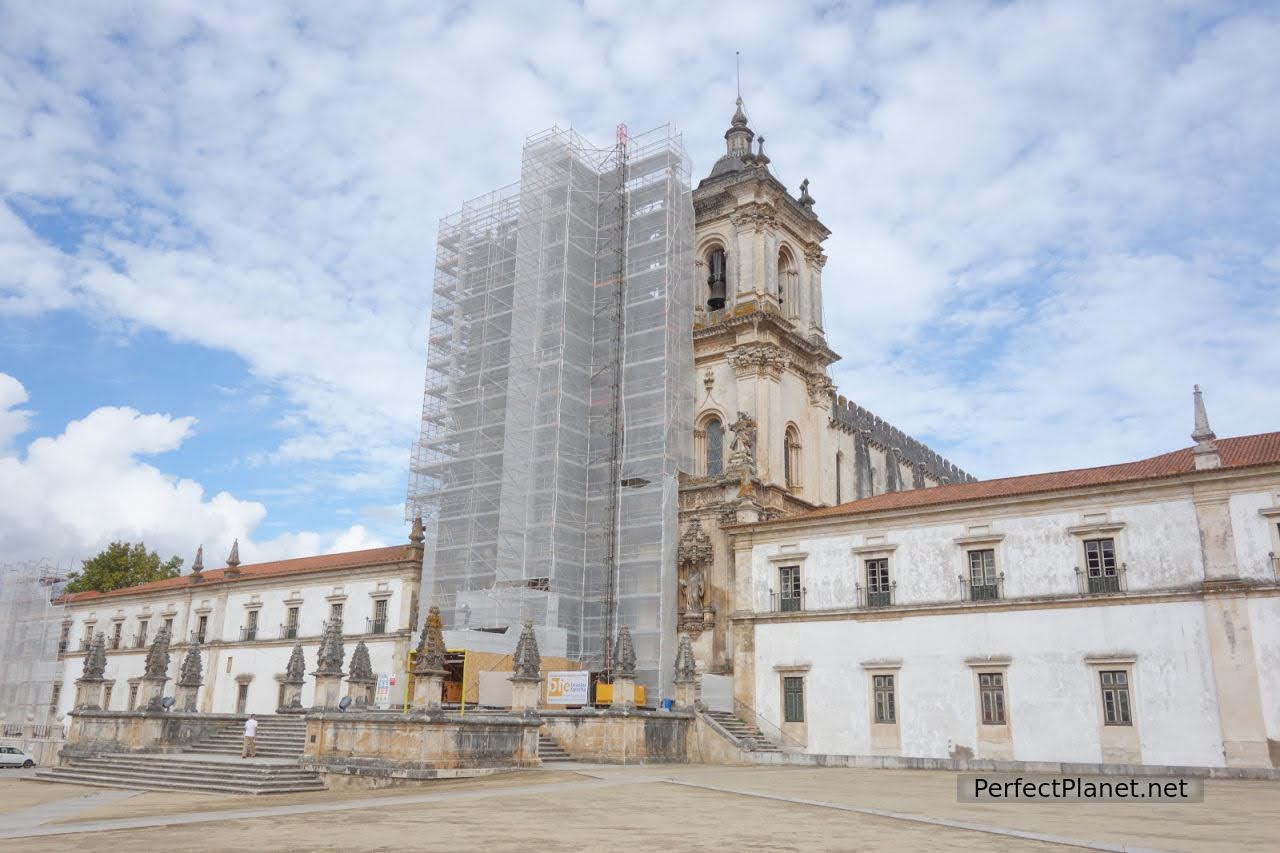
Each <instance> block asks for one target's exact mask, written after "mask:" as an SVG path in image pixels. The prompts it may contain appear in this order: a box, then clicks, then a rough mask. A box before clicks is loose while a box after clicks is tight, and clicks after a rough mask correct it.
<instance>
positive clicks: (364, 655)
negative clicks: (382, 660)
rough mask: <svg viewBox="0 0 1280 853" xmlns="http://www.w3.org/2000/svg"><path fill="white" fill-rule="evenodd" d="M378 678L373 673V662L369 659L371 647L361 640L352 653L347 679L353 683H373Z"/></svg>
mask: <svg viewBox="0 0 1280 853" xmlns="http://www.w3.org/2000/svg"><path fill="white" fill-rule="evenodd" d="M377 680H378V677H377V676H376V675H374V674H373V663H372V662H371V661H370V660H369V647H368V646H366V645H365V644H364V640H361V641H360V642H358V643H356V650H355V651H354V652H352V653H351V670H350V672H349V674H348V675H347V681H349V682H351V683H352V684H373V683H374V682H376V681H377Z"/></svg>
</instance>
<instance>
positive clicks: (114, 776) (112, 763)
mask: <svg viewBox="0 0 1280 853" xmlns="http://www.w3.org/2000/svg"><path fill="white" fill-rule="evenodd" d="M243 732H244V724H243V723H231V724H228V725H226V726H223V727H222V728H221V729H219V730H218V731H217V732H215V733H214V734H213V735H211V736H210V737H208V738H206V739H204V740H202V741H199V742H198V743H195V744H193V745H192V746H190V747H188V748H187V749H186V750H184V751H183V752H168V753H154V752H152V753H128V752H104V753H97V754H95V755H88V756H77V757H73V758H64V759H63V761H62V764H61V765H60V766H58V767H52V768H49V769H47V770H41V771H39V772H38V773H36V775H35V778H36V779H38V780H41V781H45V782H66V783H70V784H75V785H92V786H96V787H102V788H131V789H134V790H145V791H204V792H208V793H220V794H293V793H300V792H304V791H323V790H325V785H324V782H323V781H321V779H320V776H319V774H317V773H315V772H313V771H310V770H303V769H302V768H300V767H299V766H298V759H299V758H301V757H302V747H303V744H304V742H305V739H306V722H305V721H304V720H303V719H302V718H300V717H273V716H264V717H259V718H258V749H257V753H258V754H257V756H256V757H254V758H241V757H240V752H241V749H242V748H243Z"/></svg>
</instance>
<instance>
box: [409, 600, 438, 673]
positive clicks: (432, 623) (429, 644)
mask: <svg viewBox="0 0 1280 853" xmlns="http://www.w3.org/2000/svg"><path fill="white" fill-rule="evenodd" d="M444 652H445V648H444V629H443V628H442V627H441V625H440V608H439V607H436V606H435V605H432V607H431V609H430V610H428V611H427V621H426V622H424V623H422V635H421V636H420V637H419V638H418V650H417V655H416V656H415V657H414V660H413V674H414V675H415V676H417V675H438V674H441V673H443V672H444Z"/></svg>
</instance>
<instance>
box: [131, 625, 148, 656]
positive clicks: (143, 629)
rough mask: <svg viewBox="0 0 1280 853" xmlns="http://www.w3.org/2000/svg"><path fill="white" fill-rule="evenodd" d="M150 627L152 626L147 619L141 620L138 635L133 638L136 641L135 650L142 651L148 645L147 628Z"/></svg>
mask: <svg viewBox="0 0 1280 853" xmlns="http://www.w3.org/2000/svg"><path fill="white" fill-rule="evenodd" d="M148 625H150V623H149V622H148V621H147V620H145V619H142V620H139V622H138V633H137V634H136V635H134V638H133V639H134V643H133V647H134V648H135V649H140V648H142V647H144V646H145V645H146V644H147V626H148Z"/></svg>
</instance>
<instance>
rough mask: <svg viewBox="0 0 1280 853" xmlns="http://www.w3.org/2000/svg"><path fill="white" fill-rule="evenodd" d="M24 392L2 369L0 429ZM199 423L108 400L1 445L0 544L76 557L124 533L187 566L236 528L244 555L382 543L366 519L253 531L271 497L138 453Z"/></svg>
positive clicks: (213, 555) (227, 540) (20, 417)
mask: <svg viewBox="0 0 1280 853" xmlns="http://www.w3.org/2000/svg"><path fill="white" fill-rule="evenodd" d="M25 399H26V391H25V389H24V388H23V386H22V384H21V383H20V382H18V381H17V380H16V379H14V378H13V377H11V376H8V375H7V374H2V373H0V436H2V435H3V434H4V433H3V431H4V430H5V429H6V428H9V429H12V432H11V433H10V435H11V436H15V437H16V435H18V434H19V433H21V432H22V431H23V430H24V429H25V423H24V413H23V412H22V411H21V410H18V409H16V408H14V406H15V405H16V404H18V403H21V402H23V401H24V400H25ZM194 429H195V419H194V418H189V417H173V416H171V415H164V414H142V413H140V412H137V411H135V410H133V409H129V408H119V407H109V406H108V407H102V408H98V409H95V410H94V411H92V412H90V413H89V414H88V415H87V416H86V417H85V418H83V419H81V420H75V421H71V422H70V423H69V424H67V425H66V428H65V429H64V430H63V432H62V433H61V434H60V435H57V436H52V437H45V438H37V439H35V440H34V441H32V442H31V443H30V444H29V445H28V446H27V448H26V452H25V454H22V453H18V452H16V451H15V452H12V453H4V452H0V484H2V486H0V553H3V554H5V555H18V556H23V557H27V556H29V557H31V558H47V559H49V560H51V561H53V562H55V563H58V564H60V565H66V566H72V565H76V564H77V561H79V560H81V559H84V558H86V557H91V556H93V555H94V554H95V553H97V552H98V551H99V550H101V548H102V547H104V546H105V545H106V544H107V543H109V542H111V541H112V540H114V539H125V540H129V541H145V542H146V543H147V545H148V546H149V547H151V548H153V549H155V550H158V551H159V552H160V553H161V555H162V556H164V557H166V558H167V557H168V556H170V555H173V554H177V555H178V556H180V557H182V558H183V559H184V560H186V562H187V564H188V566H189V565H190V562H191V559H192V557H193V555H194V553H195V549H196V546H197V545H201V544H203V545H204V546H205V547H206V554H207V559H206V565H208V566H210V567H216V566H218V565H220V564H221V563H220V560H221V558H222V556H224V555H225V554H226V552H227V551H228V550H229V549H230V545H231V542H232V540H233V539H235V538H239V539H240V552H241V557H242V559H243V560H244V561H245V562H253V561H257V560H267V559H278V558H284V557H295V556H304V555H309V554H316V553H324V552H326V551H331V550H339V551H340V550H356V549H359V548H368V547H377V546H379V545H381V544H383V543H382V542H380V541H378V540H377V539H375V538H374V537H372V536H370V535H369V533H368V531H367V530H366V529H365V528H364V527H362V526H360V525H354V526H352V527H350V528H348V529H346V530H338V531H332V532H329V533H315V532H303V533H296V534H287V535H282V536H278V537H275V538H272V539H267V540H257V539H254V538H253V533H254V531H255V530H256V529H257V528H258V527H259V525H260V524H261V523H262V522H263V520H264V519H265V517H266V515H267V510H266V507H265V506H263V505H262V504H260V503H257V502H254V501H244V500H239V499H237V498H236V497H234V496H232V495H230V494H228V493H227V492H219V493H217V494H216V495H213V496H212V497H208V496H206V494H205V490H204V488H203V487H201V485H200V484H199V483H197V482H195V481H193V480H190V479H185V478H180V477H176V476H173V475H171V474H167V473H165V472H164V471H162V470H160V469H159V468H157V467H155V466H153V465H149V464H147V463H145V462H142V461H141V458H142V457H149V456H156V455H160V454H163V453H166V452H168V451H172V450H175V449H177V448H178V447H179V446H180V445H181V444H182V443H183V442H185V441H187V440H188V439H189V438H191V436H192V434H193V432H194ZM2 450H3V448H2V447H0V451H2Z"/></svg>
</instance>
